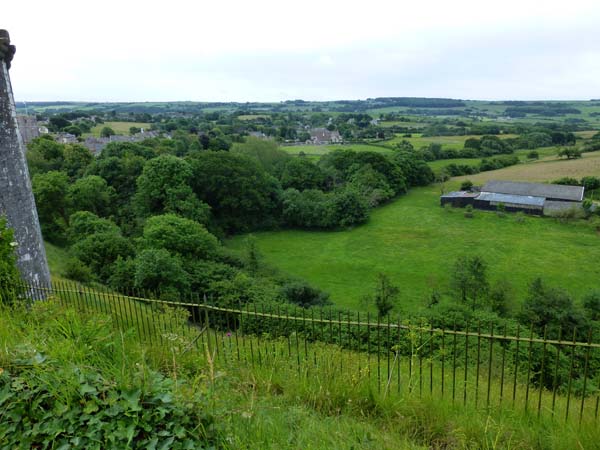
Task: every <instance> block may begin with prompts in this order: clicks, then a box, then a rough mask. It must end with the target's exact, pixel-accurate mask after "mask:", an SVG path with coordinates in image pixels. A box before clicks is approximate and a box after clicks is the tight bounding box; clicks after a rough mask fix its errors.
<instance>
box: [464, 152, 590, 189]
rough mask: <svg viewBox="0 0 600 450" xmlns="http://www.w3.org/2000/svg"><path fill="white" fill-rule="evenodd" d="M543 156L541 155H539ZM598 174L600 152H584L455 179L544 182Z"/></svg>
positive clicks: (481, 182) (479, 182)
mask: <svg viewBox="0 0 600 450" xmlns="http://www.w3.org/2000/svg"><path fill="white" fill-rule="evenodd" d="M540 156H543V155H540ZM599 174H600V152H592V153H584V154H583V157H582V158H580V159H572V160H565V159H561V158H558V157H557V156H556V153H554V156H547V157H545V158H542V159H541V160H539V161H534V162H530V163H527V164H518V165H516V166H510V167H506V168H504V169H502V170H494V171H491V172H481V173H478V174H476V175H466V176H463V177H458V178H456V179H457V180H464V179H469V180H471V181H473V183H476V184H483V183H485V182H486V181H488V180H492V179H493V180H512V181H531V182H538V181H539V182H546V181H553V180H556V179H558V178H562V177H571V178H576V179H580V178H582V177H584V176H588V175H593V176H598V175H599Z"/></svg>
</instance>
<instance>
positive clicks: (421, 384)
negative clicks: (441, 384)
mask: <svg viewBox="0 0 600 450" xmlns="http://www.w3.org/2000/svg"><path fill="white" fill-rule="evenodd" d="M422 395H423V319H421V320H420V321H419V398H420V397H421V396H422Z"/></svg>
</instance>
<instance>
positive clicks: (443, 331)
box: [441, 325, 446, 398]
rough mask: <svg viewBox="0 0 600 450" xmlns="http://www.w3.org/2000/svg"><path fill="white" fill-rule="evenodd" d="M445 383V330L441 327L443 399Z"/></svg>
mask: <svg viewBox="0 0 600 450" xmlns="http://www.w3.org/2000/svg"><path fill="white" fill-rule="evenodd" d="M445 383H446V328H445V327H444V326H443V325H442V386H441V389H442V398H444V385H445Z"/></svg>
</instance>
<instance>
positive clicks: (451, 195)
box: [442, 191, 479, 198]
mask: <svg viewBox="0 0 600 450" xmlns="http://www.w3.org/2000/svg"><path fill="white" fill-rule="evenodd" d="M478 195H479V192H469V191H454V192H446V193H445V194H444V195H442V198H456V197H472V198H475V197H477V196H478Z"/></svg>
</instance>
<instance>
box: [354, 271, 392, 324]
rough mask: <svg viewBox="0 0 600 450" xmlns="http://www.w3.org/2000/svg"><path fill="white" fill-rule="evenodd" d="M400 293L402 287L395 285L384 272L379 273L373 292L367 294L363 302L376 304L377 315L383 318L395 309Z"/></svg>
mask: <svg viewBox="0 0 600 450" xmlns="http://www.w3.org/2000/svg"><path fill="white" fill-rule="evenodd" d="M399 295H400V289H399V288H398V286H394V285H393V284H392V282H391V281H390V279H389V277H388V276H387V275H385V274H384V273H378V274H377V281H376V284H375V290H374V292H373V294H370V295H367V296H365V297H364V298H363V302H365V303H366V304H367V305H375V308H377V316H378V317H379V318H383V317H385V316H387V315H388V314H389V313H390V311H391V310H392V309H394V307H395V302H396V301H397V299H398V296H399Z"/></svg>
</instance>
